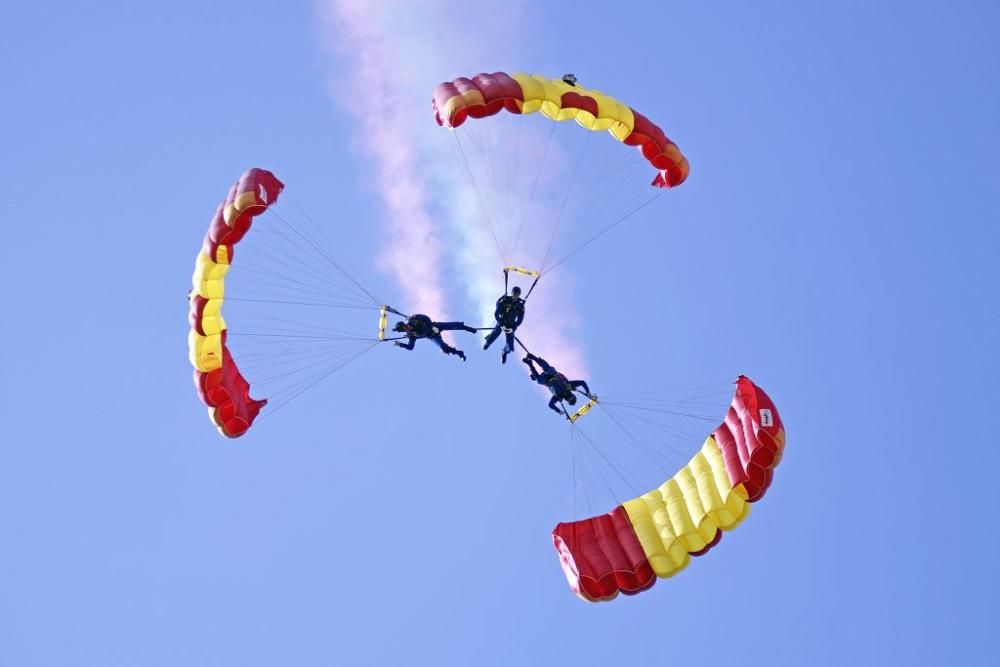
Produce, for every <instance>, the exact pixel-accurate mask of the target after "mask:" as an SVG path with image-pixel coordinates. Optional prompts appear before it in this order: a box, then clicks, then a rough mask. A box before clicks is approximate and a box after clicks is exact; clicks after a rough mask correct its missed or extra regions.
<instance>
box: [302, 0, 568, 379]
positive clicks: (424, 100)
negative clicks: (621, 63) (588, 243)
mask: <svg viewBox="0 0 1000 667" xmlns="http://www.w3.org/2000/svg"><path fill="white" fill-rule="evenodd" d="M429 4H431V3H413V2H408V1H406V0H398V1H390V0H380V1H378V2H368V1H366V0H323V2H321V3H320V5H319V7H320V10H321V15H322V16H321V18H322V19H323V23H322V25H323V32H322V35H321V38H322V40H323V43H324V46H326V47H327V48H328V50H329V51H330V52H331V53H333V54H335V55H336V56H337V57H338V62H337V64H338V68H337V69H338V72H337V74H336V75H335V77H334V79H335V80H334V81H333V82H332V84H333V85H332V86H331V91H332V93H333V96H334V98H335V100H336V102H337V104H338V105H339V106H340V107H341V108H343V109H344V110H346V111H348V112H349V113H351V114H353V115H354V116H355V117H356V119H357V121H358V123H359V124H360V130H359V131H358V132H357V133H356V135H357V136H360V137H363V139H362V140H361V142H360V143H359V145H358V146H357V148H358V149H359V151H360V152H361V153H362V154H363V155H364V156H365V158H366V159H367V160H369V161H370V162H371V165H372V167H373V169H374V173H375V174H376V176H377V177H376V180H375V188H376V190H377V194H378V196H379V197H380V198H381V200H382V203H383V205H384V207H385V218H386V219H385V221H384V222H385V225H386V232H387V233H386V241H385V245H384V247H383V250H382V253H381V256H380V258H379V265H380V267H381V268H382V269H383V270H385V271H387V272H388V273H390V274H391V275H393V276H394V278H395V280H396V282H397V284H398V285H399V287H400V289H401V291H402V295H403V297H404V299H405V303H404V304H401V306H400V307H401V308H403V309H404V310H407V312H426V313H428V314H430V315H431V316H432V317H435V318H442V319H444V318H448V319H450V318H451V317H453V314H454V313H457V312H461V311H463V310H464V309H463V308H462V307H461V306H459V307H455V306H454V305H453V304H452V303H450V300H452V299H456V298H459V297H460V296H464V298H465V299H468V300H469V301H471V302H472V303H474V304H475V306H476V309H477V313H478V315H479V318H480V319H481V321H478V322H477V321H475V320H473V318H471V317H468V318H466V319H467V320H473V321H470V322H469V323H470V324H473V325H474V326H486V325H490V324H492V323H493V306H494V303H495V301H496V299H497V297H498V296H500V294H501V293H502V291H503V278H502V274H501V271H500V269H501V268H502V263H501V259H500V255H499V253H498V252H497V247H496V243H495V241H494V239H493V236H492V233H491V230H490V227H489V225H488V224H484V221H483V207H482V205H481V202H480V201H479V199H478V196H477V193H476V191H475V189H474V188H473V186H472V185H471V184H470V183H469V180H468V177H467V174H466V173H465V172H464V169H463V168H462V167H461V163H460V161H459V160H457V159H456V156H455V154H454V146H453V144H454V140H453V138H452V137H450V136H448V133H449V131H448V130H445V129H443V128H440V127H438V126H437V124H436V123H435V122H434V119H433V112H432V111H431V104H430V101H431V94H432V92H433V90H434V87H435V86H436V85H437V84H439V83H441V82H442V81H444V80H451V79H453V78H455V77H458V76H471V75H473V74H476V73H478V72H481V71H485V72H494V71H498V70H506V71H524V70H530V69H532V68H531V67H530V63H524V62H519V61H518V60H516V59H517V58H521V57H523V54H524V53H525V52H526V49H527V44H526V42H527V40H528V39H529V38H528V37H527V35H529V33H530V30H531V28H530V24H531V20H530V17H528V16H527V14H526V12H527V11H528V9H527V8H526V7H525V6H522V5H520V4H518V3H517V2H512V1H511V0H505V1H504V2H499V1H496V0H486V1H483V2H478V3H468V2H458V1H447V2H439V3H433V6H429ZM498 224H500V221H498ZM560 278H561V279H562V280H560ZM520 282H521V283H522V284H524V283H523V281H520ZM445 285H449V286H452V287H458V288H459V289H460V290H463V291H464V292H465V293H464V295H459V294H453V293H450V290H449V289H448V288H447V287H446V286H445ZM571 287H572V286H571V285H570V284H569V280H568V277H567V276H566V274H558V275H555V276H546V277H545V278H543V280H542V282H541V283H540V284H539V287H538V289H537V290H536V291H535V292H534V293H533V294H532V296H531V301H530V303H529V308H528V312H527V316H526V318H525V324H524V326H523V327H522V329H521V330H520V331H519V334H521V335H520V336H519V337H521V338H522V340H525V342H526V343H528V344H530V346H531V348H532V352H535V353H536V354H539V355H541V356H543V357H545V358H546V359H547V360H548V361H550V362H551V363H553V364H554V365H555V366H556V367H558V368H559V369H560V370H562V371H563V372H565V373H567V374H568V375H573V376H579V377H584V376H585V375H586V365H585V362H584V358H583V353H582V350H581V349H580V346H579V344H578V343H577V342H576V341H575V340H574V338H573V336H572V332H573V330H574V329H576V328H577V325H578V321H579V318H578V317H577V316H576V314H575V309H573V308H572V306H571V305H570V304H572V302H573V298H572V291H571ZM529 332H530V333H529ZM529 340H530V342H529ZM497 345H498V346H499V345H502V339H501V341H498V343H497Z"/></svg>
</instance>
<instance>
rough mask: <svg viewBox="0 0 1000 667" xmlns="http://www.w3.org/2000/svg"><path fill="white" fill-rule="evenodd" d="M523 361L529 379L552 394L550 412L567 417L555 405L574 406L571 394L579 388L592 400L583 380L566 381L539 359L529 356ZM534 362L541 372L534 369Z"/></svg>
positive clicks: (573, 398)
mask: <svg viewBox="0 0 1000 667" xmlns="http://www.w3.org/2000/svg"><path fill="white" fill-rule="evenodd" d="M523 361H524V363H526V364H528V368H529V369H531V379H532V380H534V381H535V382H537V383H538V384H540V385H542V386H543V387H548V389H549V391H551V392H552V398H551V400H549V408H550V409H551V410H555V411H556V412H558V413H559V414H561V415H566V416H567V417H568V416H569V415H568V414H566V413H565V412H564V411H563V410H560V409H559V408H558V407H556V404H557V403H558V402H559V401H566V402H567V403H569V404H570V405H576V394H575V393H573V392H574V391H575V390H576V389H577V388H579V387H583V392H584V393H585V394H586V395H587V396H588V397H591V398H593V396H591V394H590V387H588V386H587V383H586V382H584V381H583V380H567V379H566V376H565V375H563V374H562V373H560V372H559V371H557V370H556V369H555V368H553V367H552V365H551V364H549V362H547V361H545V360H544V359H542V358H541V357H536V356H535V355H533V354H529V355H528V356H526V357H525V358H524V360H523ZM536 361H537V362H538V366H539V368H541V371H539V370H537V369H536V368H535V364H534V362H536Z"/></svg>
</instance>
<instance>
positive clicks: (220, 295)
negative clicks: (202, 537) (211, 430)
mask: <svg viewBox="0 0 1000 667" xmlns="http://www.w3.org/2000/svg"><path fill="white" fill-rule="evenodd" d="M284 187H285V186H284V185H283V184H282V182H281V181H279V180H278V179H277V178H275V176H274V174H272V173H271V172H269V171H265V170H264V169H248V170H247V171H246V173H244V174H243V175H242V176H241V177H240V179H239V181H237V182H236V183H235V184H234V185H233V187H232V188H231V189H230V190H229V195H228V196H227V197H226V199H225V200H224V201H223V202H222V203H221V204H219V208H218V210H216V212H215V216H214V217H213V218H212V222H211V223H210V224H209V227H208V232H207V233H206V234H205V240H204V243H203V244H202V249H201V252H199V253H198V257H197V258H196V259H195V267H194V275H193V277H192V281H191V282H192V285H193V289H192V292H191V297H190V302H191V310H190V315H189V319H190V322H191V332H190V334H189V335H188V349H189V352H190V357H191V364H192V365H193V366H194V384H195V387H197V389H198V396H199V397H200V398H201V400H202V401H204V403H205V405H207V406H208V414H209V417H210V418H211V419H212V421H213V422H214V423H215V425H216V426H217V427H218V429H219V432H220V433H222V434H223V435H225V436H228V437H230V438H235V437H238V436H241V435H243V434H244V433H246V431H247V429H248V428H250V425H251V424H252V423H253V421H254V419H256V417H257V414H258V413H259V412H260V409H261V408H262V407H264V405H265V404H266V403H267V401H266V400H256V399H253V398H251V397H250V383H249V382H247V380H246V379H245V378H244V377H243V375H242V374H241V373H240V370H239V368H237V366H236V362H235V361H234V360H233V357H232V355H231V354H230V353H229V349H228V348H227V347H226V322H225V320H223V319H222V304H223V301H224V296H225V278H226V274H227V273H228V272H229V267H230V265H231V264H232V261H233V249H234V247H235V246H236V244H237V243H238V242H239V241H240V239H242V238H243V236H244V235H245V234H246V233H247V232H248V231H249V230H250V225H251V223H252V222H253V219H254V217H256V216H258V215H260V214H261V213H263V212H264V211H265V210H267V208H268V206H270V205H271V204H273V203H274V202H275V201H277V199H278V195H279V194H281V191H282V189H283V188H284Z"/></svg>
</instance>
